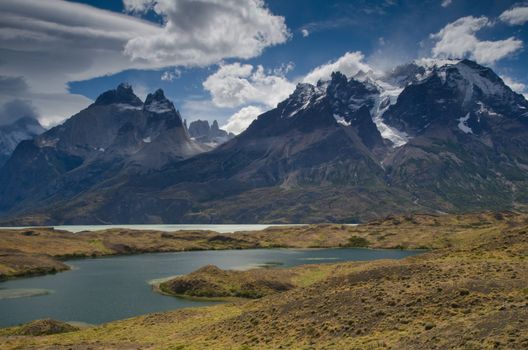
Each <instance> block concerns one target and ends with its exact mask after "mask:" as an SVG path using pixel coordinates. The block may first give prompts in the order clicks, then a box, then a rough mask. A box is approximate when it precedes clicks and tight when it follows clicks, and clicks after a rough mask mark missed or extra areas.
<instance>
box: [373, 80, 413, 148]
mask: <svg viewBox="0 0 528 350" xmlns="http://www.w3.org/2000/svg"><path fill="white" fill-rule="evenodd" d="M376 85H377V86H378V87H379V90H380V91H381V93H380V94H379V95H378V96H377V97H376V100H375V103H374V107H373V108H372V111H371V115H372V116H373V118H372V121H373V122H374V124H376V127H377V128H378V130H379V132H380V134H381V137H383V138H384V139H387V140H389V141H390V142H392V144H393V147H395V148H396V147H401V146H403V145H405V144H406V143H407V142H409V140H410V137H409V135H407V133H405V132H403V131H399V130H397V129H396V128H393V127H390V126H389V125H387V124H385V122H384V121H383V118H382V116H383V114H384V113H385V112H386V111H387V110H388V109H389V107H390V106H391V105H393V104H395V103H396V101H397V100H398V96H400V94H401V93H402V91H403V88H400V87H396V86H393V85H391V84H388V83H385V82H382V81H376Z"/></svg>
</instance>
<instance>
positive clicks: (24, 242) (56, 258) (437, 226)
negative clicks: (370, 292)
mask: <svg viewBox="0 0 528 350" xmlns="http://www.w3.org/2000/svg"><path fill="white" fill-rule="evenodd" d="M495 216H497V217H495ZM500 216H502V217H503V219H507V220H509V221H511V220H513V217H516V218H518V217H519V215H515V214H512V213H502V214H493V213H484V214H472V215H449V216H448V215H445V216H435V215H411V216H399V217H389V218H386V219H383V220H378V221H373V222H371V223H369V224H365V225H358V226H351V225H335V224H325V225H306V226H284V227H272V228H268V229H265V230H262V231H257V232H235V233H230V234H219V233H217V232H213V231H199V230H198V231H178V232H170V233H169V232H161V231H152V230H141V231H140V230H130V229H108V230H102V231H95V232H84V233H79V234H75V233H71V232H68V231H60V230H53V229H52V228H31V229H18V230H9V229H0V280H1V279H2V278H10V277H17V276H26V275H34V274H43V273H54V272H58V271H63V270H66V269H68V266H67V265H66V264H64V263H62V262H61V260H64V259H68V258H74V257H98V256H104V255H117V254H138V253H152V252H175V251H185V250H211V249H250V248H273V247H284V248H329V247H347V246H348V247H351V246H356V247H358V246H361V247H366V246H368V247H370V248H407V249H412V248H442V247H448V246H450V245H455V244H457V242H458V241H460V240H461V239H463V240H468V239H470V237H471V236H472V235H477V236H478V235H479V234H480V233H481V232H483V231H482V230H471V229H474V228H478V227H477V226H478V225H485V223H486V222H488V221H490V220H491V221H493V222H500V221H501V220H498V219H499V218H500ZM421 228H423V229H421ZM468 229H469V230H468Z"/></svg>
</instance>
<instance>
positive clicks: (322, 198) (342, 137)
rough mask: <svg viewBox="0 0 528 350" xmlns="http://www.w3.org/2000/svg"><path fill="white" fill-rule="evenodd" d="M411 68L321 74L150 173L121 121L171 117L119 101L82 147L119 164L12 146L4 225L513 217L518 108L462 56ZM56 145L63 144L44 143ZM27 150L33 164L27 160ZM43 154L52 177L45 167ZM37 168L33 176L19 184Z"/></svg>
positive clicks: (519, 181)
mask: <svg viewBox="0 0 528 350" xmlns="http://www.w3.org/2000/svg"><path fill="white" fill-rule="evenodd" d="M414 66H415V67H414ZM414 66H412V67H407V68H405V69H403V68H400V69H399V71H393V72H392V73H393V74H392V75H387V76H386V77H382V78H379V77H373V76H370V75H369V74H363V75H362V77H361V79H360V80H356V79H348V78H346V77H345V76H344V75H342V74H340V73H334V74H332V77H331V79H330V80H329V81H326V82H319V83H318V84H317V85H310V84H299V85H298V86H297V89H296V90H295V92H293V93H292V95H291V96H289V97H288V98H287V99H286V100H285V101H283V102H281V103H279V105H278V106H277V107H276V108H275V109H272V110H270V111H268V112H266V113H264V114H262V115H261V116H259V117H258V118H257V119H256V120H255V121H254V122H253V123H252V124H251V125H250V126H249V128H248V129H247V130H246V131H244V132H243V133H242V134H240V135H238V136H236V137H235V138H233V139H232V140H230V141H227V142H225V143H223V144H222V145H220V146H218V147H217V148H215V149H214V150H212V151H210V152H206V153H201V154H197V155H195V156H192V157H189V156H190V155H191V154H192V152H187V153H186V154H179V153H178V154H177V155H176V156H172V157H163V159H162V160H160V161H158V162H154V164H150V163H149V162H147V161H146V159H147V158H148V157H137V156H136V154H141V152H136V150H137V148H138V146H137V142H139V141H141V140H144V139H145V138H146V137H148V136H147V133H146V131H145V130H147V129H148V130H153V129H152V128H151V126H150V124H149V123H146V124H148V125H149V127H148V128H147V129H145V128H146V126H144V124H142V123H139V122H133V121H132V120H133V119H134V118H133V117H132V116H133V115H135V113H140V114H142V113H145V111H148V110H149V108H154V107H148V108H147V107H146V105H147V104H150V105H151V106H155V108H154V109H155V110H157V111H158V112H157V113H156V118H155V120H158V119H160V116H159V115H158V113H159V112H160V111H165V112H163V113H169V112H170V113H172V114H174V113H175V112H174V110H173V109H171V108H169V107H167V106H165V104H164V103H165V102H164V103H161V102H160V103H157V102H156V103H153V102H152V101H149V99H147V103H146V104H145V106H143V107H141V106H140V105H139V104H137V103H136V102H133V101H128V102H127V104H125V105H127V106H131V107H127V109H126V112H125V110H123V113H121V114H119V113H117V112H115V113H116V116H114V117H111V118H117V116H118V115H120V116H121V117H120V118H124V119H126V120H127V121H129V123H120V124H121V126H120V127H119V128H116V129H115V131H114V134H113V135H114V136H113V137H109V138H112V142H111V144H110V145H106V144H105V145H103V144H102V143H101V144H97V145H95V146H94V147H100V148H103V149H105V152H103V153H104V154H109V156H108V157H110V155H113V154H117V153H119V152H123V153H125V154H126V155H127V156H126V157H123V156H121V157H120V158H118V159H119V160H120V161H118V162H115V161H111V162H110V161H108V159H114V158H106V157H104V156H103V157H101V156H97V157H95V158H91V157H87V156H86V155H84V153H83V152H88V153H89V152H91V151H89V150H88V148H89V147H87V146H86V145H85V144H83V146H82V147H81V150H82V152H81V150H78V151H75V152H74V151H73V150H72V149H76V148H75V147H73V146H72V144H75V143H76V142H73V141H74V140H76V139H68V141H65V140H66V137H65V136H63V135H58V136H53V135H52V133H50V132H51V131H50V132H48V133H49V135H48V136H46V138H44V140H45V142H44V141H43V138H42V137H40V138H36V139H35V140H34V141H32V142H26V143H25V144H24V143H23V144H22V145H21V146H19V147H18V148H17V151H15V154H14V155H13V157H12V158H11V159H10V160H9V162H8V163H7V164H6V166H5V167H4V168H3V169H2V170H1V171H0V184H1V185H0V186H1V187H0V194H1V195H2V198H4V197H5V198H9V199H8V200H6V199H0V201H1V203H2V209H3V210H4V217H5V218H6V220H8V219H9V220H10V221H9V222H10V223H19V224H22V223H23V224H28V223H105V222H112V223H144V222H150V223H155V222H159V223H161V222H174V223H177V222H181V223H193V222H194V223H198V222H200V223H228V222H238V223H255V222H324V221H326V222H355V221H359V220H366V219H369V218H373V217H376V216H382V215H387V214H395V213H408V212H413V211H421V212H466V211H476V210H485V209H523V208H526V205H527V204H528V152H526V151H527V150H528V102H527V101H526V100H525V99H524V97H523V96H522V95H519V94H516V93H514V92H513V91H511V89H510V88H509V87H507V86H506V85H505V84H504V82H503V81H502V80H501V79H500V78H499V77H498V76H497V75H496V74H495V73H493V71H492V70H490V69H488V68H485V67H482V66H480V65H477V64H476V63H474V62H471V61H467V60H465V61H460V62H455V63H449V64H446V65H442V64H432V65H420V64H418V63H414ZM151 100H153V101H157V98H155V96H152V98H151ZM160 100H161V98H160ZM132 102H133V103H132ZM120 103H122V102H120ZM95 105H97V103H96V104H95ZM111 105H115V103H112V104H111ZM90 108H94V107H93V106H91V107H90ZM90 108H88V109H87V110H89V109H90ZM107 108H108V107H107ZM82 113H86V111H83V112H81V114H82ZM108 113H110V112H108ZM112 113H114V111H112V112H111V113H110V114H112ZM172 114H171V115H172ZM94 115H95V114H94ZM108 115H109V114H107V117H106V118H107V119H108V118H110V117H108ZM173 117H174V116H173ZM75 118H79V117H78V116H74V117H73V118H72V119H71V120H74V119H75ZM92 118H96V117H95V116H92ZM167 118H168V119H167V120H166V121H165V122H164V123H163V124H156V125H158V126H159V127H160V128H154V130H157V131H159V132H160V135H161V134H162V133H163V132H164V131H162V130H164V129H163V128H165V127H167V126H168V125H172V123H173V122H174V123H175V122H176V121H179V124H178V125H179V127H180V129H183V130H184V131H185V128H181V118H179V115H178V118H172V119H171V118H169V117H168V116H167ZM138 119H139V120H143V119H144V118H140V117H138ZM147 119H148V118H147ZM71 120H70V121H68V122H66V123H65V124H64V125H68V123H70V122H71ZM162 120H165V119H162ZM118 124H119V123H118ZM128 124H130V125H128ZM106 129H107V127H105V130H106ZM180 129H178V130H180ZM80 130H82V129H80ZM56 132H58V131H56ZM108 132H109V133H110V131H108ZM48 133H46V134H48ZM46 134H45V135H46ZM183 134H185V132H183ZM149 135H151V131H149ZM99 136H100V137H102V138H103V136H102V135H99ZM182 137H183V136H182ZM105 139H106V138H105ZM169 139H170V140H172V138H171V137H168V138H167V139H166V140H169ZM54 140H55V141H54ZM63 140H64V141H63ZM118 140H119V142H118ZM61 142H65V143H66V144H68V145H69V146H66V145H65V146H63V147H62V148H60V147H57V146H56V145H59V144H61ZM101 142H102V141H101ZM143 142H144V141H143ZM152 143H154V139H152ZM45 144H49V145H51V146H47V147H46V146H43V145H45ZM185 144H186V145H189V147H191V145H193V144H192V142H191V141H190V139H186V141H185ZM39 145H40V146H39ZM112 145H114V149H115V151H113V152H111V149H112ZM39 147H40V148H39ZM72 147H73V148H72ZM76 147H77V146H76ZM33 148H39V150H38V152H37V151H34V150H33ZM63 148H64V149H66V150H67V151H63ZM140 148H141V149H143V148H142V147H140ZM118 150H119V152H118ZM195 151H196V152H198V151H199V150H196V149H195ZM26 152H27V153H29V154H30V155H31V157H32V159H34V160H35V161H33V162H31V163H28V162H27V159H28V157H27V156H26V155H25V154H24V153H26ZM31 152H34V153H36V155H32V153H31ZM156 152H158V153H159V152H161V148H159V149H157V151H156ZM156 152H154V153H156ZM18 153H20V154H18ZM48 154H52V155H53V157H54V158H53V157H52V158H51V159H53V164H54V166H53V167H52V168H51V170H53V171H51V170H46V169H48V168H49V167H50V166H49V165H46V164H45V161H44V159H46V161H48V162H49V159H50V158H49V156H48ZM156 154H157V153H156ZM131 155H133V156H131ZM92 159H93V160H92ZM39 162H41V163H42V164H41V163H39ZM94 163H95V164H99V165H98V166H94V165H92V164H94ZM121 163H125V164H124V165H118V166H115V165H114V164H121ZM41 167H42V168H43V169H44V170H45V171H43V172H42V173H41V174H39V179H34V178H31V175H28V174H31V173H33V172H35V171H37V169H40V168H41ZM33 169H34V170H33ZM48 173H52V175H48ZM6 174H7V175H6ZM9 174H12V175H9ZM15 174H23V175H22V176H21V177H20V178H17V179H14V178H15V176H16V175H15ZM57 174H59V175H57ZM62 174H67V176H64V175H62ZM72 174H78V175H76V176H73V175H72ZM6 176H7V177H6ZM9 176H11V177H9ZM40 177H43V178H45V180H41V179H40ZM4 179H9V181H7V182H6V181H5V180H4ZM10 181H11V182H10ZM13 181H14V182H13ZM38 181H40V185H37V186H35V185H34V182H38ZM10 183H13V184H14V185H9V184H10ZM5 184H8V185H5ZM22 184H26V187H24V186H23V185H22ZM27 184H31V186H27ZM39 186H41V187H42V188H44V189H39V190H35V188H38V187H39ZM26 188H33V189H32V190H29V191H26ZM12 189H14V190H12Z"/></svg>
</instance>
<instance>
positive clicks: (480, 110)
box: [477, 102, 500, 117]
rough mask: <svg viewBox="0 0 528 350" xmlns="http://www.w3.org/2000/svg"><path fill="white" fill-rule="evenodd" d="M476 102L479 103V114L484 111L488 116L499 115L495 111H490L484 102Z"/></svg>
mask: <svg viewBox="0 0 528 350" xmlns="http://www.w3.org/2000/svg"><path fill="white" fill-rule="evenodd" d="M477 104H478V105H479V110H478V113H479V114H484V113H486V114H487V115H489V116H493V117H499V116H500V114H498V113H495V112H494V111H492V110H491V109H488V108H486V106H485V105H484V103H482V102H477Z"/></svg>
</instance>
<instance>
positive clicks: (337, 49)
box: [0, 0, 528, 133]
mask: <svg viewBox="0 0 528 350" xmlns="http://www.w3.org/2000/svg"><path fill="white" fill-rule="evenodd" d="M527 23H528V3H527V2H519V1H501V2H500V4H497V2H495V1H489V0H483V1H478V2H477V1H463V0H443V1H440V0H426V1H410V0H375V1H367V0H357V1H325V2H319V1H311V2H307V1H301V0H292V1H287V2H284V1H280V0H268V1H266V2H265V1H262V0H244V1H238V0H200V1H198V0H123V1H121V0H114V1H102V0H77V1H64V0H2V1H1V2H0V57H1V59H0V125H3V124H8V123H11V122H13V121H14V120H16V119H18V118H20V117H24V116H32V117H35V118H38V119H39V120H40V121H41V122H42V123H43V124H44V125H45V126H48V127H49V126H52V125H55V124H57V123H60V122H61V121H63V120H64V119H65V118H68V117H70V116H71V115H73V114H74V113H76V112H78V111H79V110H81V109H83V108H85V107H87V106H88V105H89V104H90V103H91V102H92V101H93V100H94V98H95V97H96V96H97V95H98V94H100V93H101V92H103V91H105V90H108V89H111V88H114V87H115V86H116V85H117V84H118V83H119V82H122V81H126V82H129V83H131V84H132V86H133V87H134V90H135V91H136V93H137V94H138V95H139V96H140V97H141V98H144V97H145V95H146V94H147V93H148V92H150V91H154V90H155V89H157V88H158V87H162V88H163V89H164V90H165V92H166V94H167V96H168V97H169V98H170V99H172V100H174V102H175V104H176V106H177V107H178V108H179V109H180V110H181V112H182V115H183V117H184V118H186V119H188V120H189V121H191V120H196V119H207V120H210V121H212V120H214V119H218V120H219V122H220V124H221V125H224V126H226V127H227V129H228V130H229V131H232V132H235V133H238V132H240V131H242V130H243V129H244V128H245V127H247V125H249V123H250V122H251V121H252V120H253V119H254V118H255V117H256V116H257V115H258V114H260V113H262V112H264V111H266V110H268V109H271V108H273V107H274V106H275V105H276V104H277V103H278V102H280V101H281V100H283V99H284V98H286V97H287V96H288V95H289V94H290V93H291V92H292V91H293V90H294V88H295V85H296V84H297V83H298V82H303V81H304V82H310V83H315V82H316V81H317V80H318V79H321V78H327V77H328V76H329V75H330V73H331V72H332V71H333V70H340V71H342V72H343V73H345V74H346V75H348V76H353V75H354V74H356V73H357V72H358V71H359V70H362V71H366V70H373V71H379V70H383V69H388V68H390V67H393V66H395V65H396V64H401V63H404V62H406V61H409V60H412V59H417V58H422V57H437V58H465V57H467V58H470V59H473V60H475V61H477V62H479V63H481V64H484V65H488V66H491V67H492V68H493V69H494V70H496V71H497V72H498V73H499V74H501V76H502V77H503V79H504V81H505V82H506V83H507V84H508V85H509V86H510V87H511V88H512V89H514V90H516V91H518V92H520V93H524V94H525V95H526V94H528V92H527V89H528V88H527V85H528V67H526V64H523V62H527V61H528V55H527V54H526V52H525V43H526V40H527V39H528V32H527V26H528V25H527Z"/></svg>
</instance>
